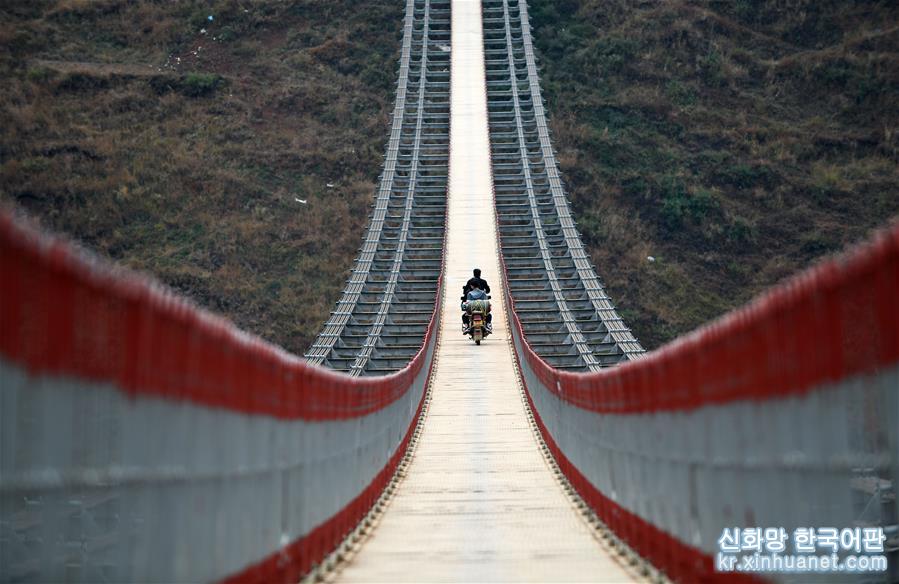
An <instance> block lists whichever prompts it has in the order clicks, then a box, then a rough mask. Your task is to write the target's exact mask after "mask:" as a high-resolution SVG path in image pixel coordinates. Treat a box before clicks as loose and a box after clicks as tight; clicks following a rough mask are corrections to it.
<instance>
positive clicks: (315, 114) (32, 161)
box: [0, 0, 403, 353]
mask: <svg viewBox="0 0 899 584" xmlns="http://www.w3.org/2000/svg"><path fill="white" fill-rule="evenodd" d="M209 16H212V17H213V19H212V20H210V19H209ZM402 18H403V5H402V3H400V2H394V1H382V2H366V3H362V4H360V3H358V2H354V1H352V0H300V1H297V2H289V3H288V2H280V1H276V0H270V1H269V0H263V1H256V2H248V1H245V0H203V1H199V2H195V1H188V0H167V1H165V2H154V1H149V0H144V1H139V2H134V1H132V0H43V1H42V0H34V1H28V2H25V1H20V2H5V3H2V6H0V23H2V24H0V75H2V77H3V83H2V86H0V126H2V127H3V132H2V135H0V202H6V203H10V202H12V203H14V204H17V205H19V206H21V207H24V208H25V209H27V210H28V211H30V212H31V213H32V214H33V215H35V216H36V217H37V218H39V220H40V221H41V222H42V223H43V224H44V225H45V226H46V227H48V228H50V229H53V230H56V231H61V232H64V233H68V234H70V235H72V236H73V237H75V238H77V239H79V240H81V241H82V242H83V243H84V244H85V245H87V246H88V247H90V248H92V249H94V250H97V251H98V252H99V253H101V254H103V255H106V256H108V257H110V258H113V259H115V260H118V261H120V262H122V263H124V264H125V265H128V266H130V267H132V268H137V269H140V270H145V271H147V272H150V273H153V274H155V275H156V276H157V277H158V278H160V279H161V280H162V281H164V282H166V283H167V284H169V285H171V286H173V287H174V288H176V289H178V290H180V291H182V292H184V293H186V294H188V295H189V296H190V297H192V298H193V299H195V300H196V301H197V302H198V303H199V304H201V305H203V306H205V307H207V308H210V309H212V310H214V311H216V312H219V313H222V314H224V315H226V316H228V317H230V318H231V319H232V320H234V321H235V322H236V323H237V324H238V325H239V326H241V327H243V328H245V329H247V330H250V331H252V332H255V333H257V334H259V335H261V336H262V337H264V338H266V339H268V340H270V341H273V342H276V343H278V344H280V345H283V346H284V347H285V348H287V349H288V350H290V351H293V352H296V353H302V352H303V351H304V350H305V349H306V347H307V346H308V344H309V343H310V342H311V340H312V339H313V338H314V337H315V335H316V333H317V332H318V330H319V328H320V327H321V325H322V323H323V322H324V321H325V319H326V318H327V316H328V313H329V311H330V310H331V309H332V308H333V306H334V303H335V302H336V300H337V298H338V297H339V294H340V290H341V289H342V287H343V283H344V280H345V279H346V277H347V276H348V272H349V269H350V268H351V266H352V261H353V258H354V256H355V253H356V250H357V249H358V246H359V242H360V239H361V234H362V232H363V228H364V225H365V221H366V216H367V206H368V204H369V203H370V201H371V200H372V198H373V195H374V191H375V186H376V185H375V181H376V179H377V177H378V173H379V172H380V169H381V162H382V158H381V156H382V153H383V149H384V144H385V141H386V137H387V130H388V123H389V113H390V110H391V107H392V101H393V82H394V72H395V71H396V63H397V58H398V54H399V43H400V34H401V28H402ZM329 185H333V186H329ZM297 199H300V200H305V201H307V204H301V203H300V202H298V201H297Z"/></svg>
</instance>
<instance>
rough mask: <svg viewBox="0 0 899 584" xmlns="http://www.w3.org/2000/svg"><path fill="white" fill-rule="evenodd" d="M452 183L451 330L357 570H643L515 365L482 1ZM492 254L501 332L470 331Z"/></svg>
mask: <svg viewBox="0 0 899 584" xmlns="http://www.w3.org/2000/svg"><path fill="white" fill-rule="evenodd" d="M451 71H452V77H451V78H452V104H451V128H452V131H451V143H450V179H449V180H450V187H449V188H450V192H449V202H448V203H449V208H448V224H449V226H448V229H449V232H448V234H447V249H446V278H445V282H444V296H443V298H444V302H443V307H442V314H441V318H442V319H443V320H442V327H441V341H440V347H439V354H438V360H437V364H436V369H435V373H434V379H433V385H432V399H431V403H430V405H429V408H428V411H427V419H426V422H425V424H424V431H423V433H422V435H421V438H420V441H419V443H418V445H417V448H416V450H415V456H414V458H413V461H412V464H411V466H410V467H409V470H408V474H407V475H406V477H405V478H404V479H403V481H402V482H401V483H400V485H399V488H398V490H397V492H396V494H395V496H394V498H393V499H392V501H391V502H390V505H389V506H388V508H387V509H386V511H385V513H384V515H383V516H382V517H381V519H380V522H379V524H378V525H377V527H376V528H375V529H374V532H373V533H372V535H371V536H370V538H369V539H367V540H366V541H364V543H363V544H362V546H361V547H360V548H359V551H358V553H356V554H355V555H354V557H353V558H352V559H351V560H350V561H349V562H348V564H347V565H346V566H345V567H344V568H343V569H342V571H341V572H340V573H339V574H338V575H337V580H338V581H346V582H401V581H414V582H439V581H552V582H558V581H607V582H623V581H630V580H632V579H633V576H632V575H630V574H629V573H628V572H627V571H625V569H624V568H623V567H622V566H621V564H619V563H618V562H619V560H617V559H615V558H613V557H612V556H610V555H609V554H608V552H607V551H605V550H604V548H602V547H601V546H600V544H599V543H598V542H597V541H596V539H595V538H594V537H593V535H592V534H591V532H590V530H589V528H588V527H587V525H586V524H585V522H584V521H583V520H582V519H581V518H580V517H579V515H578V514H577V512H576V511H575V510H574V508H573V507H572V505H571V503H570V502H569V500H568V499H567V498H566V497H565V495H564V494H563V493H562V490H561V488H560V486H559V484H558V483H557V482H556V481H555V479H554V478H553V475H552V474H551V472H550V470H549V467H548V466H547V464H546V461H545V460H544V459H543V457H542V454H541V453H540V451H539V450H538V446H537V443H536V440H535V438H534V436H533V434H532V432H531V428H530V426H529V423H528V420H527V417H526V414H525V409H524V405H523V404H522V401H521V395H520V393H519V386H518V382H517V380H516V374H515V370H514V368H513V356H512V349H511V345H510V342H509V335H508V330H507V323H506V319H505V317H504V311H503V295H502V289H501V280H500V267H499V259H498V253H497V241H496V231H495V223H494V206H493V198H492V197H493V195H492V177H491V170H490V155H489V137H488V131H487V100H486V95H485V82H484V81H485V73H484V53H483V38H482V26H481V4H480V1H478V0H454V1H453V3H452V69H451ZM473 267H480V268H481V269H482V270H483V276H484V277H486V278H487V279H488V282H490V283H491V287H492V296H493V301H492V302H493V328H494V331H495V332H494V334H493V335H492V336H490V337H488V338H487V339H485V340H484V341H483V342H482V343H481V345H480V346H476V345H475V344H474V343H473V342H472V341H471V340H470V339H468V338H467V337H463V336H462V335H461V322H460V314H461V313H460V310H459V295H460V294H461V286H462V284H464V282H465V281H466V280H467V279H468V278H469V277H470V276H471V270H472V268H473Z"/></svg>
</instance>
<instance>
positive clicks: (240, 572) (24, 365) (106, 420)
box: [0, 212, 442, 582]
mask: <svg viewBox="0 0 899 584" xmlns="http://www.w3.org/2000/svg"><path fill="white" fill-rule="evenodd" d="M441 280H442V276H441ZM441 289H442V288H441V286H438V290H441ZM439 294H440V293H439V292H438V295H439ZM439 305H440V302H439V298H438V302H437V303H436V306H439ZM437 314H438V312H437V308H436V307H435V310H434V312H433V313H432V315H431V320H430V325H429V328H428V332H427V335H426V337H425V342H424V344H423V346H422V348H421V350H420V351H419V352H418V354H417V355H416V356H415V358H414V359H413V360H412V361H411V362H410V363H409V365H408V366H407V367H405V368H404V369H402V370H401V371H399V372H397V373H395V374H392V375H389V376H385V377H366V378H350V377H348V376H345V375H340V374H336V373H333V372H330V371H328V370H325V369H321V368H318V367H313V366H311V365H309V364H307V363H306V362H305V361H303V360H302V359H300V358H298V357H295V356H293V355H290V354H287V353H286V352H284V351H283V350H281V349H279V348H277V347H275V346H272V345H269V344H267V343H265V342H263V341H261V340H260V339H258V338H255V337H252V336H250V335H248V334H246V333H243V332H241V331H239V330H238V329H236V328H235V327H234V326H233V325H231V324H229V323H228V322H227V321H225V320H223V319H220V318H217V317H214V316H212V315H210V314H208V313H206V312H204V311H202V310H200V309H198V308H197V307H195V306H193V305H192V304H190V303H189V302H187V301H185V300H184V299H182V298H180V297H178V296H176V295H175V294H174V293H172V292H171V291H170V290H168V289H166V288H164V287H162V286H160V285H159V284H156V283H154V282H152V281H149V280H147V279H145V278H144V277H141V276H138V275H135V274H134V273H131V272H128V271H126V270H122V269H118V268H114V267H111V266H109V265H107V264H106V263H105V262H103V261H100V260H98V259H96V258H93V257H91V256H89V255H88V254H86V253H84V252H81V251H78V250H77V249H75V248H74V247H73V246H72V245H71V244H69V243H67V242H65V241H62V240H60V239H55V238H52V237H49V236H46V235H43V234H41V233H39V232H38V231H37V230H36V229H34V228H32V227H30V226H28V225H27V224H25V223H23V222H21V221H19V220H18V219H16V218H15V217H14V216H13V215H12V214H11V213H8V212H0V580H11V581H20V580H24V581H63V580H65V581H91V582H101V581H179V582H184V581H210V580H220V579H223V578H230V579H232V580H234V581H245V582H249V581H260V582H262V581H265V582H272V581H288V580H289V581H296V580H297V579H298V577H299V576H300V575H301V574H304V573H306V572H308V571H309V569H310V568H311V567H312V566H313V565H314V564H315V563H317V562H320V561H321V560H322V559H323V558H324V557H325V556H326V555H327V553H329V552H330V551H331V550H332V549H334V547H335V546H336V545H337V544H338V543H339V542H340V541H341V540H342V538H343V537H344V536H345V535H346V534H347V533H349V532H350V531H351V530H352V529H353V528H354V527H355V526H356V525H357V523H358V522H359V520H360V519H362V518H363V517H364V515H365V514H366V513H367V512H368V511H369V509H370V508H371V506H372V505H373V503H374V502H375V501H376V499H377V498H378V496H379V495H380V493H381V491H382V490H383V488H384V487H385V486H386V485H387V483H388V482H389V480H390V479H391V478H392V476H393V474H394V471H395V469H396V467H397V464H398V463H399V461H400V459H401V458H402V456H403V454H404V452H405V450H406V446H407V444H408V441H409V439H410V436H411V433H412V431H413V428H414V425H415V423H416V420H417V418H418V415H419V413H420V411H421V406H422V403H423V398H424V395H425V390H426V386H427V382H428V378H429V376H430V370H431V366H432V362H433V357H434V350H435V346H436V341H437V328H438V326H439V325H438V322H439V319H438V317H437Z"/></svg>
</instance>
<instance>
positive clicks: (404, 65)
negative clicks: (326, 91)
mask: <svg viewBox="0 0 899 584" xmlns="http://www.w3.org/2000/svg"><path fill="white" fill-rule="evenodd" d="M449 14H450V12H449V1H448V0H408V2H407V4H406V17H405V21H404V25H403V48H402V54H401V58H400V72H399V79H398V81H397V95H396V104H395V107H394V113H393V121H392V127H391V133H390V139H389V142H388V146H387V154H386V156H385V161H384V171H383V173H382V175H381V179H380V187H379V189H378V194H377V197H376V199H375V203H374V208H373V210H372V216H371V221H370V223H369V227H368V230H367V233H366V237H365V240H364V241H363V244H362V248H361V250H360V253H359V257H358V258H357V260H356V264H355V266H354V268H353V272H352V275H351V277H350V279H349V281H348V282H347V285H346V288H345V289H344V292H343V295H342V297H341V299H340V300H339V301H338V303H337V308H336V310H334V312H332V314H331V316H330V318H329V319H328V321H327V322H326V323H325V326H324V327H323V329H322V331H321V333H320V334H319V336H318V338H317V339H316V341H315V342H314V343H313V345H312V346H311V347H310V349H309V351H308V352H307V353H306V355H305V356H306V358H307V359H308V360H309V361H310V362H311V363H313V364H317V365H325V366H327V367H330V368H332V369H335V370H338V371H345V372H347V373H349V374H350V375H353V376H359V375H365V376H369V375H384V374H388V373H391V372H393V371H397V370H399V369H401V368H402V367H404V366H405V365H406V363H408V361H409V359H411V358H412V356H413V355H415V353H416V352H417V351H418V349H419V348H420V346H421V343H422V340H423V338H424V332H425V329H426V327H427V319H428V315H429V314H430V312H431V310H432V309H433V307H434V301H435V298H436V295H437V290H436V284H437V276H438V274H439V272H440V269H441V262H442V258H443V250H442V247H443V231H444V225H445V220H446V185H447V177H448V160H449V74H450V72H449V45H450V29H449Z"/></svg>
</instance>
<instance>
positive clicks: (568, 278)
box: [483, 0, 644, 370]
mask: <svg viewBox="0 0 899 584" xmlns="http://www.w3.org/2000/svg"><path fill="white" fill-rule="evenodd" d="M483 11H484V12H483V20H484V50H485V56H486V65H487V96H488V110H489V117H490V134H491V151H492V159H493V170H494V185H495V186H494V190H495V200H496V207H497V219H498V222H499V231H500V239H501V246H502V251H503V255H504V258H505V261H506V265H507V267H508V269H509V270H510V279H509V285H510V290H511V292H512V298H513V300H514V301H515V308H516V311H517V313H518V314H519V316H520V317H521V318H522V322H523V323H524V326H525V330H526V333H527V334H528V335H529V338H530V339H531V341H532V343H533V346H534V348H535V350H536V351H537V352H538V353H539V354H540V355H541V356H543V357H544V358H545V359H547V361H548V362H549V363H551V364H552V365H553V366H554V367H558V368H562V369H571V370H585V369H586V370H598V369H600V368H603V367H607V366H610V365H615V364H617V363H619V362H621V361H627V360H632V359H636V358H638V357H639V356H641V355H642V354H643V353H644V350H643V348H642V347H641V346H640V344H639V342H637V340H636V339H635V338H634V336H633V334H631V332H630V330H629V329H628V328H627V327H625V326H624V324H623V322H622V320H621V317H620V316H619V315H618V313H617V312H616V310H615V308H614V306H613V305H612V303H611V300H610V299H609V297H608V296H607V295H606V293H605V291H604V290H603V287H602V285H601V283H600V281H599V278H598V277H597V276H596V273H595V271H594V270H593V266H592V264H591V262H590V259H589V257H588V256H587V254H586V252H585V250H584V247H583V244H582V243H581V240H580V236H579V235H578V232H577V229H576V227H575V223H574V220H573V218H572V216H571V211H570V208H569V205H568V200H567V198H566V196H565V193H564V190H563V187H562V182H561V178H560V176H559V172H558V168H557V164H556V159H555V155H554V154H553V152H552V146H551V143H550V138H549V129H548V127H547V124H546V114H545V110H544V108H543V103H542V98H541V94H540V87H539V80H538V76H537V69H536V64H535V57H534V53H533V46H532V42H531V36H530V28H529V25H528V17H527V5H526V3H525V2H524V1H523V0H522V1H516V0H485V2H484V4H483Z"/></svg>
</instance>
